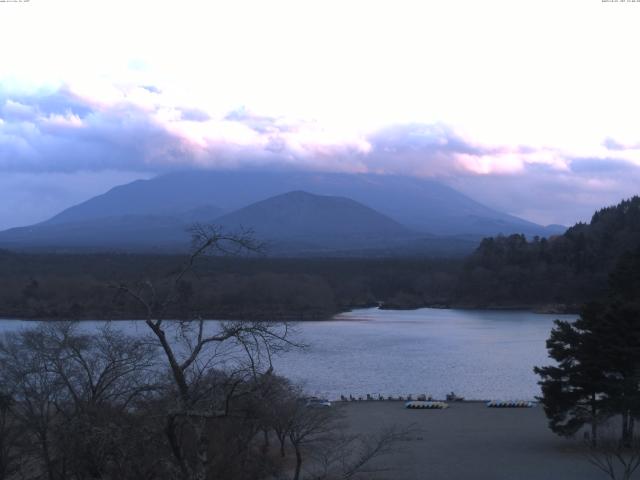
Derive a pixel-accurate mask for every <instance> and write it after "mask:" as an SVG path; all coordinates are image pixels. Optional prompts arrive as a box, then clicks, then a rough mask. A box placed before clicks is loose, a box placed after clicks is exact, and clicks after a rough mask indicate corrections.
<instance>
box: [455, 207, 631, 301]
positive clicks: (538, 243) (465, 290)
mask: <svg viewBox="0 0 640 480" xmlns="http://www.w3.org/2000/svg"><path fill="white" fill-rule="evenodd" d="M636 251H640V197H633V198H631V199H629V200H624V201H623V202H621V203H619V204H618V205H615V206H612V207H607V208H604V209H601V210H599V211H597V212H596V213H595V214H594V215H593V217H592V218H591V222H590V223H588V224H585V223H578V224H576V225H574V226H573V227H571V228H569V229H568V230H567V231H566V232H565V233H564V234H563V235H558V236H555V237H551V238H549V239H548V240H547V239H534V240H532V241H527V239H526V238H524V237H523V236H521V235H511V236H508V237H496V238H486V239H484V240H483V241H482V242H481V244H480V246H479V247H478V248H477V250H476V251H475V252H474V254H473V255H471V256H470V257H469V258H468V260H467V262H466V266H465V268H466V271H465V274H464V275H463V277H462V280H461V285H460V287H461V288H460V294H461V296H462V297H463V298H464V297H466V298H468V299H470V300H469V303H471V302H477V300H478V299H482V302H483V303H484V306H486V305H487V304H489V305H491V304H493V305H520V306H522V305H531V304H543V303H547V304H565V305H571V304H575V305H578V304H581V303H583V302H586V301H589V300H594V299H597V298H598V297H599V296H601V295H603V294H604V292H605V291H606V288H607V279H608V276H609V273H610V272H611V271H612V269H613V268H614V266H616V264H617V263H618V262H620V259H621V258H623V257H624V255H627V254H629V253H630V252H636Z"/></svg>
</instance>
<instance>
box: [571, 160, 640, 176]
mask: <svg viewBox="0 0 640 480" xmlns="http://www.w3.org/2000/svg"><path fill="white" fill-rule="evenodd" d="M570 165H571V171H572V172H575V173H581V174H624V173H629V172H636V171H638V166H636V165H635V164H633V163H631V162H629V161H627V160H622V159H618V158H574V159H572V160H571V162H570Z"/></svg>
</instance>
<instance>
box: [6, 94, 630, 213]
mask: <svg viewBox="0 0 640 480" xmlns="http://www.w3.org/2000/svg"><path fill="white" fill-rule="evenodd" d="M0 92H2V89H1V84H0ZM639 155H640V149H639V148H638V144H637V143H634V142H632V141H625V142H622V141H618V140H614V139H613V137H606V138H605V140H604V141H602V142H601V143H600V144H597V145H596V147H594V148H593V149H591V150H589V149H587V150H584V149H582V150H579V151H572V150H571V149H568V148H566V147H561V146H554V145H552V144H536V145H533V144H520V143H513V144H509V143H506V142H505V143H496V142H487V141H483V139H482V138H479V137H473V136H472V135H470V134H469V133H467V132H462V131H461V130H458V129H456V128H454V127H453V126H451V125H448V124H446V123H443V122H436V123H420V122H409V123H398V124H394V125H388V126H383V127H378V128H370V129H369V130H358V129H357V128H353V127H349V126H344V125H342V126H340V125H339V124H338V125H333V124H326V123H321V122H319V121H316V120H313V119H300V118H294V117H285V116H275V115H270V114H264V113H260V112H258V111H254V110H251V109H250V108H247V107H239V108H235V109H231V110H226V111H218V110H216V109H214V108H210V107H207V106H201V105H198V104H193V103H189V102H188V101H181V100H180V99H179V98H175V97H174V96H172V95H169V94H167V93H166V92H165V91H163V89H161V88H159V87H156V86H153V85H148V84H145V85H137V84H135V83H134V84H122V85H116V84H108V85H104V84H99V83H98V84H85V85H63V86H60V87H58V88H55V89H50V90H47V91H34V92H32V93H31V94H25V93H24V92H23V93H20V94H9V93H7V92H6V91H5V92H4V93H0V172H2V174H3V176H5V177H6V178H9V176H13V178H19V176H20V175H26V176H27V177H29V176H31V177H29V178H32V177H33V178H35V176H37V175H38V174H47V175H49V176H50V178H64V179H69V178H72V177H73V175H74V174H76V173H77V174H78V178H80V177H81V176H82V175H89V174H91V175H99V174H100V172H137V174H143V175H152V174H155V173H161V172H164V171H169V170H176V169H187V168H239V167H248V168H252V167H261V168H264V167H270V168H296V169H310V170H322V171H341V172H373V173H379V174H406V175H416V176H427V177H437V178H439V179H442V180H444V181H445V182H447V183H449V184H450V185H452V186H454V187H455V188H458V189H459V190H461V191H463V192H466V193H467V194H469V195H470V196H471V197H473V198H475V199H478V200H479V201H481V202H484V203H487V204H488V205H490V206H493V207H495V208H497V209H500V210H503V211H507V212H509V213H513V214H516V215H521V216H524V217H526V218H529V219H532V220H535V221H539V222H542V223H573V219H575V218H576V217H579V218H582V217H584V216H585V215H587V213H589V212H592V211H593V209H595V208H598V207H599V206H602V205H603V204H605V203H615V201H617V200H619V199H620V198H621V197H623V196H629V195H632V194H634V193H637V185H638V184H640V167H639V165H640V156H639ZM141 172H142V173H141ZM112 177H113V175H112ZM113 178H116V177H113ZM127 178H129V177H127ZM29 185H35V183H34V182H32V183H30V184H29ZM7 188H9V187H7ZM73 188H75V187H73ZM73 188H72V190H73ZM12 191H15V189H14V190H12ZM34 192H35V190H34ZM95 193H100V192H99V191H96V192H95ZM34 195H36V193H34ZM52 195H53V194H52ZM58 197H59V198H67V199H69V198H71V197H72V196H67V197H64V196H63V195H61V194H60V195H58ZM17 198H21V197H20V196H17ZM74 198H75V197H74ZM24 203H25V205H27V204H34V205H35V204H37V202H36V201H35V200H34V201H26V200H25V201H24ZM62 203H64V202H62ZM51 204H52V205H53V204H56V205H58V204H60V202H51ZM18 210H19V209H18ZM32 213H33V212H32ZM32 213H26V214H25V218H33V217H34V215H33V214H32ZM5 214H6V215H8V213H7V212H5Z"/></svg>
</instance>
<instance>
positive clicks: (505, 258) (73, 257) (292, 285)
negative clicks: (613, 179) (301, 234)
mask: <svg viewBox="0 0 640 480" xmlns="http://www.w3.org/2000/svg"><path fill="white" fill-rule="evenodd" d="M639 245H640V197H634V198H631V199H629V200H625V201H623V202H621V203H620V204H618V205H616V206H612V207H607V208H603V209H602V210H599V211H597V212H596V213H595V214H594V215H593V217H592V219H591V221H590V222H589V223H578V224H576V225H575V226H573V227H571V228H569V229H568V230H567V232H566V233H565V234H563V235H558V236H553V237H550V238H540V237H533V238H531V239H528V238H527V237H525V236H524V235H522V234H514V235H510V236H498V237H491V238H485V239H484V240H483V241H482V242H481V243H480V245H479V246H478V248H477V249H476V250H475V252H474V253H473V254H471V255H470V256H468V257H466V258H462V259H461V258H448V259H447V258H429V257H395V258H365V257H363V258H275V257H266V256H262V257H261V256H255V255H251V256H249V255H243V256H208V257H205V258H202V259H201V261H200V262H199V263H198V265H197V267H196V268H194V269H193V271H192V272H190V274H189V275H188V276H186V277H184V278H183V279H181V283H180V285H179V292H180V302H178V303H177V304H176V306H174V307H173V308H174V310H173V311H172V315H174V316H184V315H187V316H193V315H197V316H201V317H204V318H221V319H238V318H244V319H261V320H282V319H289V320H290V319H297V320H309V319H322V318H329V317H331V316H332V315H334V314H335V313H338V312H341V311H346V310H349V309H353V308H358V307H366V306H376V305H379V306H381V307H382V308H418V307H424V306H434V307H465V308H528V309H533V310H544V311H558V312H564V311H574V312H575V311H578V309H579V305H581V304H582V303H584V302H585V301H586V300H591V299H595V298H599V297H601V296H603V295H604V294H605V292H606V290H607V282H608V277H609V273H610V272H611V270H612V268H613V266H614V265H615V264H616V262H617V261H618V259H619V258H621V256H622V255H624V254H625V253H627V252H630V251H633V250H635V249H636V248H637V247H638V246H639ZM184 261H185V258H184V257H181V256H179V255H136V254H122V253H117V254H116V253H103V254H45V253H40V254H28V253H16V252H9V251H1V252H0V316H1V317H4V318H27V319H32V318H33V319H43V318H51V319H61V318H64V319H86V318H93V319H119V318H141V317H142V316H143V315H144V312H143V311H142V310H141V309H140V306H139V305H136V304H135V302H132V301H131V299H127V298H124V297H123V296H121V295H119V294H118V293H117V289H114V288H113V287H114V286H115V285H117V284H119V283H122V282H126V283H128V284H135V283H137V284H140V285H142V284H145V283H152V284H153V285H154V286H155V288H158V289H160V290H162V289H163V288H168V287H169V284H168V282H170V279H171V278H173V274H174V273H175V271H176V270H177V269H179V268H180V267H181V266H182V265H183V262H184Z"/></svg>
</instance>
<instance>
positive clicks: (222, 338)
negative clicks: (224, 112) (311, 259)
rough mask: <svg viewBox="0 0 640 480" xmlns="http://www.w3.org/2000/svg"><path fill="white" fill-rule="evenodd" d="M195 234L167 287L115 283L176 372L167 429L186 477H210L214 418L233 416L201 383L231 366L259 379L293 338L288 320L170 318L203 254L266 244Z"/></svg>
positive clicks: (207, 229) (200, 229)
mask: <svg viewBox="0 0 640 480" xmlns="http://www.w3.org/2000/svg"><path fill="white" fill-rule="evenodd" d="M191 233H192V237H193V245H192V253H191V255H190V256H189V257H188V259H187V260H186V262H185V263H184V265H183V266H182V267H181V268H180V269H179V270H178V271H177V273H176V274H175V275H173V276H172V278H170V279H169V281H168V285H166V286H165V287H166V288H164V290H161V289H160V288H158V286H156V285H154V284H153V283H152V282H151V281H146V282H143V283H141V284H140V285H137V286H130V285H125V284H120V285H117V286H115V288H117V290H118V291H119V292H121V293H123V294H125V295H127V296H129V297H131V298H133V299H134V300H135V301H136V302H137V303H138V304H139V305H140V306H141V307H142V308H143V309H144V311H145V323H146V325H147V326H148V327H149V329H150V331H151V332H152V333H153V335H154V336H155V338H156V340H157V342H158V344H159V345H160V348H161V349H162V352H163V353H164V359H165V361H166V365H167V366H168V369H169V371H170V372H171V377H172V381H173V385H174V387H175V389H176V392H177V398H176V405H175V407H174V408H173V409H171V410H170V412H169V414H168V415H167V420H166V428H165V430H166V435H167V439H168V441H169V444H170V445H171V449H172V451H173V454H174V457H175V459H176V461H177V463H178V466H179V468H180V471H181V473H182V476H183V478H187V479H205V478H206V476H207V471H208V464H209V448H210V444H209V441H208V435H209V433H208V432H209V430H210V429H211V421H212V420H214V419H216V418H218V417H224V416H226V415H228V409H222V410H221V409H217V408H215V407H216V405H215V402H213V401H212V397H211V393H212V392H211V391H210V389H209V391H207V388H202V385H203V382H202V380H203V379H204V378H205V377H206V373H207V372H208V371H209V370H210V369H212V368H220V369H227V370H229V369H231V370H234V371H243V372H249V373H250V374H251V375H252V376H253V377H254V378H256V376H257V375H258V374H261V373H263V372H264V371H270V370H271V368H272V366H271V360H272V355H273V354H274V353H275V352H278V351H281V350H283V349H285V348H287V347H288V346H291V345H292V344H293V343H292V342H291V340H290V328H289V325H288V324H287V323H278V324H275V323H266V322H247V321H234V322H219V323H217V324H215V325H213V324H208V323H207V322H205V320H204V319H203V318H202V317H201V316H199V315H197V314H195V315H193V316H192V315H188V316H187V317H186V318H182V319H181V320H179V321H171V320H168V319H167V316H168V314H169V313H170V312H172V311H173V312H175V306H176V305H177V304H179V303H181V302H182V301H183V300H184V295H182V296H181V285H183V282H184V280H185V278H186V277H187V276H188V275H189V274H192V273H193V270H194V266H195V264H196V262H197V260H198V259H200V258H201V257H203V256H205V255H207V254H218V255H239V254H241V253H243V252H254V253H255V252H259V251H260V248H261V246H260V245H259V244H258V243H257V242H256V241H255V239H254V238H253V235H252V233H251V232H246V231H245V232H240V233H236V234H227V233H224V232H222V231H221V230H220V229H218V228H216V227H215V226H203V225H196V226H194V227H193V228H192V230H191ZM182 303H183V302H182ZM205 383H206V382H205ZM207 385H211V384H207ZM203 392H204V393H203ZM227 403H228V402H227ZM185 427H187V429H188V430H189V431H190V432H191V436H192V437H194V438H195V446H194V447H193V448H195V451H196V455H195V458H193V459H192V460H191V461H190V460H189V458H188V456H189V455H188V454H187V452H186V451H185V448H184V445H185V440H184V434H183V433H182V432H183V431H184V429H185Z"/></svg>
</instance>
